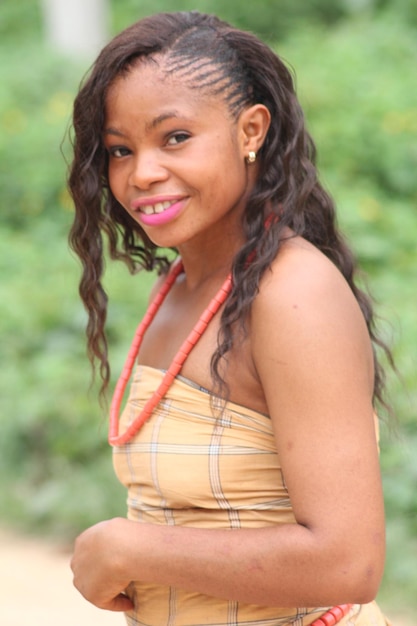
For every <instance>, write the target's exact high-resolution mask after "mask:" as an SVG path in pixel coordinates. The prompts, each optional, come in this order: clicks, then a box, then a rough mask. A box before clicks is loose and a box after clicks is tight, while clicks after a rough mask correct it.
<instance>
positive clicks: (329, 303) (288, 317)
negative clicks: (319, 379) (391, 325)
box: [254, 237, 368, 337]
mask: <svg viewBox="0 0 417 626" xmlns="http://www.w3.org/2000/svg"><path fill="white" fill-rule="evenodd" d="M268 315H273V316H274V317H275V319H276V318H277V315H279V317H280V319H281V323H287V324H291V323H294V324H295V325H297V324H298V323H299V322H303V323H307V322H308V320H311V323H314V321H316V322H317V323H320V321H321V322H322V323H330V322H331V321H333V324H334V325H335V326H337V328H338V329H339V331H341V330H342V326H345V325H347V327H346V330H347V331H349V329H350V330H354V328H356V330H357V331H358V332H359V333H361V332H364V333H365V335H366V337H367V336H368V332H367V329H366V323H365V320H364V317H363V314H362V312H361V310H360V307H359V304H358V302H357V300H356V298H355V296H354V294H353V293H352V290H351V288H350V286H349V284H348V283H347V281H346V279H345V278H344V276H343V275H342V273H341V272H340V271H339V269H338V268H337V267H336V266H335V265H334V263H332V261H330V259H328V258H327V257H326V256H325V255H324V254H323V253H322V252H320V251H319V250H318V249H317V248H315V246H313V245H312V244H311V243H309V242H308V241H306V240H305V239H303V238H301V237H294V238H293V239H289V240H287V241H285V242H284V243H283V245H282V248H281V250H280V252H279V254H278V255H277V258H276V259H275V261H274V263H273V265H272V267H271V268H270V270H269V271H267V272H266V273H265V275H264V277H263V279H262V281H261V286H260V291H259V296H258V297H257V299H256V300H255V303H254V316H255V318H254V319H255V321H256V322H259V323H262V322H263V321H265V318H267V317H268ZM329 330H330V329H329Z"/></svg>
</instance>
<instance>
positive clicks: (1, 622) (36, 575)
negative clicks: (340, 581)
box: [0, 529, 416, 626]
mask: <svg viewBox="0 0 417 626" xmlns="http://www.w3.org/2000/svg"><path fill="white" fill-rule="evenodd" d="M69 560H70V554H69V553H68V552H65V551H63V550H62V549H59V547H57V546H54V545H52V544H49V543H47V542H46V541H42V540H39V539H33V538H28V537H21V536H20V535H14V534H13V533H12V532H10V531H6V530H2V529H0V626H125V624H126V622H125V620H124V617H123V615H122V614H120V613H112V612H110V611H101V610H100V609H97V608H95V607H94V606H92V605H91V604H89V603H88V602H87V601H86V600H84V598H82V597H81V596H80V595H79V593H78V592H77V591H76V590H75V589H74V587H73V586H72V573H71V570H70V567H69ZM390 618H391V620H392V622H393V626H416V624H415V622H414V621H411V620H410V619H407V618H403V617H401V618H399V617H393V616H392V615H391V616H390Z"/></svg>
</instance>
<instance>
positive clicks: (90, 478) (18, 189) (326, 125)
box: [0, 0, 417, 604]
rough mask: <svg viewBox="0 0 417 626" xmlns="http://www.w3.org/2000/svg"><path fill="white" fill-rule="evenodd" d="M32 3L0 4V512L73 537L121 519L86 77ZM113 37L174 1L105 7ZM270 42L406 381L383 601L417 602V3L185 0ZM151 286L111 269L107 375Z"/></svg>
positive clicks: (391, 486)
mask: <svg viewBox="0 0 417 626" xmlns="http://www.w3.org/2000/svg"><path fill="white" fill-rule="evenodd" d="M39 6H40V5H39V4H38V3H36V2H32V0H19V2H13V1H12V0H3V2H2V3H1V4H0V65H1V68H2V69H1V72H2V89H1V90H0V126H1V133H0V160H1V168H0V199H1V214H0V276H1V281H0V350H1V360H2V376H1V377H0V408H1V410H0V420H1V421H0V428H1V437H0V473H1V475H2V478H3V480H2V489H1V490H0V515H1V517H3V518H4V519H8V520H13V521H14V522H17V521H18V520H19V522H20V523H23V524H26V525H30V526H31V527H32V528H33V527H37V528H44V529H47V530H48V531H49V532H51V531H55V532H60V533H66V534H67V535H72V534H74V533H76V532H77V531H78V530H80V529H81V528H83V527H85V526H86V525H88V524H91V523H93V522H95V521H98V520H99V519H102V518H105V517H109V516H111V515H123V513H124V499H125V494H124V492H123V489H122V488H121V487H119V485H118V484H117V483H116V479H115V478H114V477H113V474H112V470H111V461H110V450H109V448H108V446H107V443H106V431H107V424H106V418H105V416H104V415H103V414H102V412H101V410H100V409H99V408H98V403H97V400H96V390H95V389H93V390H92V392H91V394H90V395H89V394H88V388H89V384H90V371H89V366H88V363H87V362H86V357H85V346H84V326H85V314H84V312H83V310H82V308H81V305H80V303H79V301H78V297H77V282H78V276H79V266H78V263H77V261H75V259H74V258H73V257H72V256H71V255H70V253H69V251H68V248H67V243H66V236H67V232H68V229H69V225H70V222H71V219H72V209H71V203H70V201H69V198H68V194H67V192H66V190H65V178H66V164H65V160H64V158H63V155H62V154H61V150H62V151H63V152H64V153H66V154H67V155H68V154H69V148H70V147H69V142H68V141H67V140H65V141H64V143H63V145H62V146H61V144H62V142H63V138H64V136H65V134H66V129H67V125H68V120H69V117H70V113H71V105H72V100H73V97H74V95H75V93H76V90H77V86H78V83H79V81H80V79H81V77H82V75H83V74H84V72H85V71H86V69H87V68H86V67H81V66H80V63H78V65H76V64H75V63H72V62H70V61H69V60H68V59H63V58H60V57H59V56H57V55H56V54H55V53H53V52H52V51H51V50H48V49H47V47H46V46H45V44H44V43H43V42H42V28H41V14H40V8H39ZM112 6H113V30H115V31H116V30H120V29H121V28H123V27H124V26H127V25H128V24H129V23H130V22H131V21H133V20H134V19H137V18H139V17H140V16H142V15H144V14H149V13H153V12H156V11H158V10H166V9H168V10H172V7H171V6H170V4H169V2H168V0H165V1H162V0H144V1H143V2H141V3H140V10H139V9H138V2H137V1H136V0H118V2H115V1H113V3H112ZM196 7H197V8H198V9H199V10H202V11H208V12H213V13H217V14H219V15H220V16H221V17H223V18H224V19H227V20H229V21H231V22H233V23H235V24H237V25H238V26H241V27H243V28H247V29H251V30H254V31H256V32H258V33H260V34H261V35H262V36H264V37H265V38H268V39H273V41H274V42H275V43H274V47H275V48H276V50H277V52H278V53H279V54H280V55H281V56H283V58H284V59H288V60H289V61H290V62H291V64H292V66H293V67H295V69H296V74H297V84H298V91H299V95H300V99H301V102H302V104H303V107H304V110H305V112H306V117H307V121H308V126H309V128H310V129H311V132H312V135H313V137H314V139H315V141H316V144H317V146H318V152H319V167H320V171H321V175H322V178H323V180H324V182H325V184H326V186H327V187H328V188H329V189H330V191H331V192H332V193H333V195H334V196H335V198H336V202H337V205H338V214H339V220H340V222H341V224H342V226H343V229H344V230H345V232H346V234H347V236H348V238H349V240H350V243H351V245H352V246H353V248H354V249H355V251H356V253H357V256H358V259H359V261H360V265H361V267H362V268H363V269H364V270H365V271H366V273H367V275H368V278H369V280H368V282H369V283H370V285H371V290H372V292H373V294H374V296H375V299H376V301H377V303H378V306H377V310H378V312H379V313H380V314H381V316H382V317H383V318H385V319H386V320H389V323H388V322H382V326H381V331H382V334H383V336H384V338H386V340H387V341H389V343H390V344H391V345H392V346H393V351H394V355H395V359H396V363H397V367H398V370H399V373H400V377H399V378H397V377H396V376H393V375H391V374H390V373H389V372H388V389H389V393H390V397H391V402H392V404H393V407H394V410H395V412H396V413H397V415H398V420H399V434H398V436H397V438H392V437H391V436H390V435H389V432H388V429H386V428H383V431H382V467H383V477H384V486H385V495H386V508H387V518H388V538H389V544H388V545H389V550H388V559H387V573H386V577H385V582H384V585H383V588H382V594H383V597H386V598H388V599H389V600H390V601H391V602H393V601H395V602H398V604H399V603H400V602H405V603H406V604H407V603H408V604H411V603H412V602H414V601H415V588H416V584H417V574H416V568H415V563H416V562H417V508H416V507H417V505H416V502H417V500H416V497H415V494H416V489H417V459H416V455H415V449H416V446H417V419H416V408H415V407H416V406H417V378H416V371H417V351H416V346H417V325H416V295H415V294H416V286H417V246H416V233H417V206H416V205H417V176H416V171H417V90H416V82H415V80H416V73H415V68H416V66H417V39H416V27H417V4H416V3H415V1H414V0H391V1H389V0H336V1H335V2H334V1H331V0H314V2H310V3H305V2H304V0H282V1H281V0H280V1H276V0H260V1H259V2H256V3H242V2H241V1H240V0H231V1H230V2H228V3H225V2H223V1H222V2H220V0H217V1H216V0H214V1H209V0H207V1H206V2H204V1H203V0H200V1H197V0H193V1H192V2H191V0H190V1H187V0H183V1H181V0H178V1H177V2H176V4H175V10H187V9H190V8H196ZM151 281H152V277H151V276H142V275H140V276H139V277H131V276H129V274H128V272H127V270H126V269H125V268H124V267H123V266H119V265H117V264H109V267H108V271H107V273H106V287H107V289H108V291H109V293H110V294H111V306H110V311H109V338H110V350H111V362H112V366H113V371H114V372H115V373H117V372H118V371H120V369H121V367H122V364H123V360H124V356H125V352H126V348H127V346H128V344H129V342H130V338H131V336H132V334H133V332H134V329H135V326H136V324H137V323H138V321H139V320H140V318H141V315H142V312H143V309H144V306H145V301H146V299H147V294H148V292H149V288H150V284H151Z"/></svg>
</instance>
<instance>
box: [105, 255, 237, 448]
mask: <svg viewBox="0 0 417 626" xmlns="http://www.w3.org/2000/svg"><path fill="white" fill-rule="evenodd" d="M183 271H184V267H183V264H182V261H181V259H178V260H177V261H176V262H175V263H174V264H173V265H172V267H171V270H170V272H169V273H168V275H167V277H166V279H165V281H164V282H163V284H162V286H161V288H160V290H159V291H158V293H157V294H156V296H155V298H154V299H153V301H152V302H151V304H150V305H149V307H148V310H147V311H146V313H145V316H144V318H143V320H142V321H141V323H140V324H139V326H138V328H137V330H136V333H135V336H134V338H133V341H132V345H131V347H130V350H129V352H128V355H127V358H126V361H125V365H124V368H123V370H122V373H121V375H120V377H119V380H118V382H117V384H116V388H115V391H114V394H113V400H112V403H111V408H110V428H109V438H108V439H109V443H110V445H112V446H118V445H123V444H125V443H127V442H128V441H129V440H130V439H132V437H134V435H135V434H136V433H137V432H138V431H139V430H140V428H141V427H142V426H143V424H144V423H145V422H146V420H148V419H149V417H150V416H151V415H152V413H153V411H154V409H155V407H156V406H157V405H158V404H159V402H160V401H161V400H162V398H163V397H164V396H165V394H166V392H167V391H168V389H169V388H170V387H171V385H172V383H173V381H174V379H175V377H176V376H177V375H178V374H179V372H180V371H181V368H182V366H183V365H184V362H185V360H186V358H187V356H188V355H189V354H190V352H191V350H192V349H193V348H194V346H195V345H196V343H197V342H198V340H199V339H200V337H201V336H202V334H203V333H204V331H205V330H206V328H207V326H208V324H209V323H210V321H211V320H212V318H213V317H214V315H215V314H216V313H217V311H218V310H219V309H220V307H221V306H222V304H223V303H224V301H225V300H226V298H227V296H228V295H229V293H230V291H231V288H232V276H231V274H229V275H228V276H227V278H226V280H225V281H224V283H223V284H222V286H221V287H220V289H219V291H218V292H217V293H216V295H215V296H214V298H213V299H212V300H211V301H210V303H209V305H208V306H207V307H206V309H205V310H204V312H203V313H202V315H201V316H200V318H199V320H198V322H197V323H196V325H195V326H194V328H193V329H192V331H191V332H190V334H189V335H188V337H187V339H186V340H185V341H184V343H183V344H182V345H181V347H180V349H179V350H178V352H177V354H176V355H175V356H174V358H173V360H172V363H171V365H170V366H169V368H168V370H167V371H166V372H165V374H164V377H163V379H162V381H161V384H160V385H159V387H158V388H157V389H156V390H155V391H154V393H153V395H152V396H151V397H150V398H149V399H148V400H147V402H146V403H145V405H144V407H143V409H142V410H141V412H140V413H139V415H138V416H137V417H136V418H135V419H134V420H133V422H132V423H131V424H130V425H129V426H128V428H127V429H126V430H125V432H124V433H122V434H119V415H120V407H121V404H122V401H123V396H124V393H125V390H126V386H127V383H128V382H129V380H130V377H131V375H132V370H133V367H134V364H135V362H136V359H137V356H138V353H139V349H140V346H141V344H142V340H143V337H144V334H145V332H146V330H147V328H148V327H149V325H150V324H151V322H152V320H153V319H154V317H155V315H156V313H157V311H158V309H159V307H160V306H161V304H162V303H163V301H164V300H165V297H166V296H167V294H168V293H169V291H170V289H171V287H172V286H173V284H174V283H175V281H176V279H177V277H178V276H179V274H181V273H182V272H183Z"/></svg>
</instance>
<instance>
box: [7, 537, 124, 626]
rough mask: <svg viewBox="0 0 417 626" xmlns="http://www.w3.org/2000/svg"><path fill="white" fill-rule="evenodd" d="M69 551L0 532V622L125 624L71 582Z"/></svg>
mask: <svg viewBox="0 0 417 626" xmlns="http://www.w3.org/2000/svg"><path fill="white" fill-rule="evenodd" d="M69 560H70V554H69V552H67V551H63V550H62V549H60V548H59V547H58V546H56V545H49V544H48V543H46V542H43V541H42V540H38V539H32V538H25V537H21V536H18V535H14V534H13V533H11V532H10V531H5V530H0V625H1V626H118V625H119V626H125V624H126V622H125V619H124V616H123V614H121V613H112V612H110V611H101V610H100V609H97V608H96V607H94V606H92V605H91V604H89V603H88V602H87V601H86V600H84V598H83V597H82V596H80V595H79V593H78V592H77V591H76V590H75V589H74V587H73V586H72V573H71V570H70V567H69Z"/></svg>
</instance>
